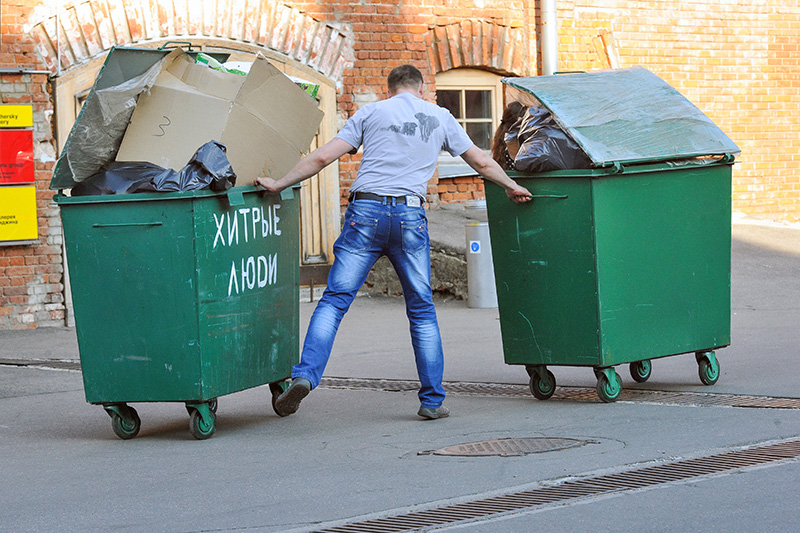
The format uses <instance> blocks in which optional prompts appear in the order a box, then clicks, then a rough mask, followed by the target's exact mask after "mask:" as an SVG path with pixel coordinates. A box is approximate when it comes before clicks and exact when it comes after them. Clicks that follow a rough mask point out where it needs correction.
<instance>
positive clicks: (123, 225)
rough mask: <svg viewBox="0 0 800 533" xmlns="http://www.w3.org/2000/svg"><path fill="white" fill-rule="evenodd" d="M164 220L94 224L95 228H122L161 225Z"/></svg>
mask: <svg viewBox="0 0 800 533" xmlns="http://www.w3.org/2000/svg"><path fill="white" fill-rule="evenodd" d="M162 224H163V222H119V223H116V224H92V227H93V228H121V227H127V226H161V225H162Z"/></svg>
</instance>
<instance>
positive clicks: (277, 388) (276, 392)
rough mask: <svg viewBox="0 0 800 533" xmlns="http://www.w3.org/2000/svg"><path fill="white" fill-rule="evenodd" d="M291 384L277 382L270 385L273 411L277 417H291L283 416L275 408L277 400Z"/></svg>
mask: <svg viewBox="0 0 800 533" xmlns="http://www.w3.org/2000/svg"><path fill="white" fill-rule="evenodd" d="M289 383H290V382H289V381H277V382H275V383H270V384H269V391H270V392H271V393H272V410H273V411H275V414H276V415H278V416H281V417H283V416H289V415H287V414H283V413H281V412H280V411H278V409H276V408H275V400H277V399H278V396H280V395H281V394H283V391H285V390H286V389H287V388H288V387H289Z"/></svg>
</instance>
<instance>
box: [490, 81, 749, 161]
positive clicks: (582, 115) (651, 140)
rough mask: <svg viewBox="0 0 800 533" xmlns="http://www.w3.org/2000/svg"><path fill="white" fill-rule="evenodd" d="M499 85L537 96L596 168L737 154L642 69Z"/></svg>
mask: <svg viewBox="0 0 800 533" xmlns="http://www.w3.org/2000/svg"><path fill="white" fill-rule="evenodd" d="M503 82H504V83H506V84H507V85H509V86H511V87H514V88H515V89H518V90H520V91H522V93H523V96H525V95H526V94H531V95H533V96H535V97H536V99H537V100H538V101H539V102H541V104H542V105H543V106H544V107H546V108H547V109H548V110H549V111H550V112H551V113H552V114H553V118H554V119H555V120H556V122H557V123H558V125H559V126H561V128H562V129H563V130H564V131H566V132H567V133H569V135H570V137H572V139H574V140H575V142H577V143H578V144H579V145H580V146H581V148H583V150H584V151H585V152H586V154H587V155H588V156H589V158H590V159H591V160H592V162H593V163H594V164H595V165H597V166H606V165H611V164H613V163H615V162H618V163H633V162H637V163H641V162H658V161H668V160H674V159H679V158H686V157H695V156H706V155H723V154H734V153H738V152H739V148H738V147H737V146H736V144H735V143H734V142H733V141H732V140H731V139H730V138H729V137H728V136H727V135H725V133H724V132H723V131H722V130H720V129H719V128H718V127H717V126H716V125H715V124H714V123H713V122H712V121H711V119H709V118H708V117H707V116H706V115H705V114H704V113H703V112H702V111H700V110H699V109H698V108H697V107H696V106H695V105H694V104H692V103H691V102H690V101H689V100H687V99H686V98H685V97H684V96H683V95H681V94H680V93H679V92H678V91H676V90H675V89H674V88H672V87H671V86H670V85H669V84H668V83H666V82H665V81H663V80H662V79H660V78H659V77H658V76H656V75H655V74H653V73H652V72H650V71H648V70H647V69H645V68H642V67H633V68H627V69H618V70H604V71H599V72H589V73H579V74H564V75H556V76H536V77H528V78H503Z"/></svg>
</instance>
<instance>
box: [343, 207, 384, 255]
mask: <svg viewBox="0 0 800 533" xmlns="http://www.w3.org/2000/svg"><path fill="white" fill-rule="evenodd" d="M377 231H378V219H377V218H369V217H363V216H358V215H354V216H352V217H350V218H349V219H348V220H347V221H346V222H345V226H344V228H343V230H342V242H343V244H344V245H345V246H347V248H348V249H350V251H353V252H361V251H364V250H366V249H367V248H369V247H370V245H372V241H373V240H374V239H375V233H376V232H377Z"/></svg>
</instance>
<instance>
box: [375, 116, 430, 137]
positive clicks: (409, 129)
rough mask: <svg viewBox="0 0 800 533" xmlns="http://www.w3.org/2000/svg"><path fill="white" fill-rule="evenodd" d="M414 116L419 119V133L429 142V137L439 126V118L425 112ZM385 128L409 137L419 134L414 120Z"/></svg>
mask: <svg viewBox="0 0 800 533" xmlns="http://www.w3.org/2000/svg"><path fill="white" fill-rule="evenodd" d="M414 117H416V119H417V120H418V121H419V133H420V136H421V137H422V141H423V142H428V139H430V138H431V133H433V130H435V129H436V128H438V127H439V120H438V119H437V118H436V117H434V116H432V115H426V114H425V113H417V114H416V115H414ZM385 129H387V130H389V131H393V132H395V133H399V134H400V135H407V136H409V137H414V136H415V135H416V134H417V125H416V124H414V123H413V122H403V125H402V126H400V125H397V124H391V125H389V126H388V127H386V128H385Z"/></svg>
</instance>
